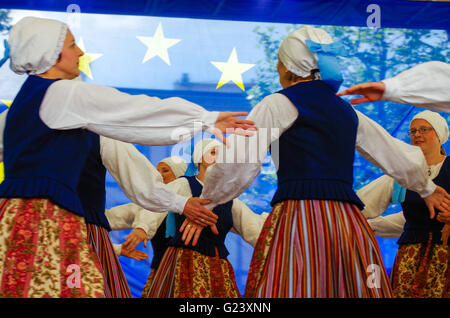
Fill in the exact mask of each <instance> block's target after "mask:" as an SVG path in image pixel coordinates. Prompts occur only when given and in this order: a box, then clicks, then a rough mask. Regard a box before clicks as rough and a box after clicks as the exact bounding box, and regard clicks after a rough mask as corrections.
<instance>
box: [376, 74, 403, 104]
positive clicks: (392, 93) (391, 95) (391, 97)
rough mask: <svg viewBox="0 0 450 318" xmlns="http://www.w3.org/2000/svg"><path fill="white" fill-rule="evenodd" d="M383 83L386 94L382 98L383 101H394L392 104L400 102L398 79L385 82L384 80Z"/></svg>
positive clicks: (389, 79)
mask: <svg viewBox="0 0 450 318" xmlns="http://www.w3.org/2000/svg"><path fill="white" fill-rule="evenodd" d="M382 82H383V83H384V85H385V90H384V94H383V97H382V98H381V99H382V100H387V101H392V102H397V101H399V100H400V96H399V94H400V92H399V89H400V83H399V81H398V79H396V78H394V77H393V78H388V79H385V80H382Z"/></svg>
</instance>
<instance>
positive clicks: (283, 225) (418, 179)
mask: <svg viewBox="0 0 450 318" xmlns="http://www.w3.org/2000/svg"><path fill="white" fill-rule="evenodd" d="M335 52H338V53H339V45H338V43H333V40H332V39H331V37H330V36H329V35H328V34H327V33H326V32H325V31H323V30H321V29H317V28H313V27H310V26H304V27H302V28H300V29H298V30H295V31H294V32H292V33H291V34H289V36H288V37H287V38H286V39H285V40H284V41H283V43H282V44H281V47H280V49H279V55H278V57H279V60H278V66H277V70H278V73H279V76H280V83H281V85H282V87H283V90H281V91H279V92H278V93H275V94H271V95H269V96H267V97H265V98H264V99H263V100H262V101H261V102H260V103H259V104H258V105H256V106H255V107H254V108H253V110H252V111H251V113H250V114H249V116H248V117H247V118H248V119H252V120H254V121H255V123H256V124H257V125H258V134H255V136H253V137H250V138H249V140H243V139H241V138H239V137H238V138H234V136H231V137H230V138H229V139H228V144H229V147H230V148H229V149H231V154H232V156H231V155H230V156H231V157H232V159H234V156H235V155H236V158H235V161H228V159H227V155H228V153H229V150H228V148H227V149H225V148H224V147H220V148H219V153H218V157H219V158H225V159H224V163H216V164H215V165H214V166H213V167H211V168H210V169H208V172H207V174H206V178H205V187H204V189H203V192H202V196H201V197H203V198H208V199H209V200H211V201H212V203H211V204H210V205H207V206H208V207H210V208H213V207H214V206H215V205H216V204H221V203H222V202H224V201H225V202H226V201H228V200H230V199H232V198H235V197H237V196H238V195H240V194H241V193H242V191H244V190H245V189H246V188H247V187H248V186H249V185H250V184H251V183H252V181H253V179H254V178H255V177H256V176H257V175H258V173H259V171H260V169H261V165H262V162H263V160H264V158H265V156H266V153H267V149H268V148H269V146H270V147H271V155H272V157H273V158H274V162H275V163H276V165H277V168H278V171H277V174H278V188H277V191H276V193H275V195H274V197H273V200H272V206H273V209H272V212H271V213H270V215H269V217H268V218H267V220H266V222H265V224H264V226H263V229H262V231H261V235H260V237H259V239H258V242H257V244H256V247H255V249H254V253H253V257H252V262H251V265H250V269H249V274H248V279H247V285H246V291H245V297H390V296H391V295H392V292H391V288H390V285H389V280H388V277H387V274H386V271H385V269H384V265H383V260H382V258H381V254H380V251H379V247H378V244H377V241H376V238H375V236H374V235H373V231H372V230H371V229H370V227H369V226H368V224H367V222H366V220H365V218H364V216H363V215H362V214H361V212H360V210H361V209H362V208H363V204H362V202H361V201H360V200H359V198H358V197H357V196H356V194H355V193H354V191H353V189H352V183H353V160H354V151H355V148H356V149H357V150H358V151H359V152H360V153H361V154H362V155H363V156H364V157H365V158H367V159H368V160H369V161H371V162H372V163H373V164H375V165H376V166H378V167H380V168H381V169H383V171H385V172H386V173H387V174H389V175H391V176H393V177H394V178H396V179H397V180H399V182H400V183H401V184H403V185H405V186H407V187H410V188H413V189H414V190H415V191H417V192H418V193H420V195H421V196H422V197H426V200H427V202H428V203H429V204H430V210H432V209H433V207H440V206H443V205H444V204H448V194H447V193H446V192H445V190H443V189H442V188H440V187H438V186H436V185H434V184H433V182H432V181H431V180H429V179H427V177H426V173H425V170H426V163H425V161H424V158H423V154H422V153H421V152H420V150H419V149H417V148H416V147H412V146H410V145H408V144H406V143H404V142H402V141H400V140H397V139H395V138H393V137H392V136H390V135H389V134H388V133H387V132H386V131H385V130H384V129H383V128H382V127H381V126H379V125H378V124H376V123H375V122H374V121H372V120H370V119H369V118H367V117H366V116H364V115H363V114H361V113H360V112H358V111H356V110H354V109H353V108H352V107H351V106H350V105H349V104H348V103H346V102H345V101H344V100H342V99H340V98H339V97H337V96H336V91H337V89H338V87H339V85H340V82H341V81H342V78H341V76H340V72H339V68H338V63H337V59H336V56H335V54H336V53H335ZM267 130H269V132H268V133H264V134H263V132H267ZM247 143H248V144H250V145H252V144H257V145H258V148H255V147H253V148H251V147H247V146H246V145H247ZM249 149H258V150H257V156H255V154H254V153H252V152H250V150H249ZM247 158H255V159H256V160H252V161H250V162H249V161H248V159H247ZM246 160H247V161H246ZM231 162H234V164H230V163H231ZM435 199H436V200H435ZM373 264H375V265H378V266H379V269H380V272H379V275H378V277H377V278H378V282H379V283H378V284H377V285H376V286H375V287H376V288H371V287H374V285H373V284H369V283H367V282H368V279H369V278H370V277H372V276H370V277H369V275H370V274H371V273H369V274H368V273H367V271H368V270H369V269H370V268H373V267H369V265H371V266H372V265H373Z"/></svg>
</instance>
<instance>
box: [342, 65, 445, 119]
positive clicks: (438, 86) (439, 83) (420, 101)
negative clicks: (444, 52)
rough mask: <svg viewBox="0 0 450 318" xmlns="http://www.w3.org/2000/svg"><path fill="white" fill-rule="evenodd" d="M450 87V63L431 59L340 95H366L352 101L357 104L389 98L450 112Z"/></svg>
mask: <svg viewBox="0 0 450 318" xmlns="http://www.w3.org/2000/svg"><path fill="white" fill-rule="evenodd" d="M449 87H450V64H448V63H444V62H439V61H431V62H426V63H422V64H419V65H417V66H415V67H413V68H410V69H408V70H406V71H404V72H402V73H400V74H398V75H397V76H394V77H392V78H388V79H385V80H383V81H381V82H369V83H363V84H358V85H354V86H352V87H350V88H348V89H346V90H344V91H342V92H340V93H338V94H337V95H338V96H344V95H363V96H362V97H358V98H354V99H352V100H351V101H350V103H352V104H354V105H356V104H361V103H366V102H375V101H379V100H386V101H392V102H397V103H403V104H411V105H414V106H418V107H424V108H429V109H432V110H436V111H442V112H450V89H449Z"/></svg>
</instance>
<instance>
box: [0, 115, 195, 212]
mask: <svg viewBox="0 0 450 318" xmlns="http://www.w3.org/2000/svg"><path fill="white" fill-rule="evenodd" d="M7 113H8V110H5V111H4V112H3V113H1V114H0V132H1V133H0V161H2V160H3V130H4V127H5V118H6V115H7ZM100 155H101V158H102V163H103V165H104V166H105V168H106V169H107V170H108V171H109V172H110V173H111V175H112V177H113V178H114V180H116V182H117V183H118V185H119V186H120V188H121V189H122V190H123V192H124V193H125V195H126V196H127V197H128V198H129V199H130V200H132V201H133V202H135V203H137V204H139V205H140V206H142V207H145V208H146V209H149V210H151V211H153V212H165V211H168V210H170V211H172V212H176V213H180V214H181V213H183V210H184V206H185V205H186V202H187V198H186V197H183V196H180V195H177V194H176V193H175V192H174V191H173V190H172V189H171V188H170V187H168V186H167V185H166V184H164V183H163V180H162V177H161V175H160V173H159V172H158V170H156V168H155V167H154V166H153V165H152V164H151V163H150V161H149V160H148V159H147V158H146V157H145V156H144V155H143V154H142V153H140V152H139V150H137V149H136V147H135V146H133V145H132V144H130V143H126V142H122V141H119V140H114V139H110V138H106V137H103V136H100Z"/></svg>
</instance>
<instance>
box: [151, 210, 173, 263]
mask: <svg viewBox="0 0 450 318" xmlns="http://www.w3.org/2000/svg"><path fill="white" fill-rule="evenodd" d="M166 220H167V218H165V219H164V221H163V222H162V223H161V225H160V226H159V228H158V230H157V231H156V233H155V235H154V236H153V238H152V239H151V241H150V242H151V243H152V248H153V260H152V264H151V268H152V269H157V268H158V266H159V263H161V259H162V257H163V256H164V253H165V252H166V250H167V247H168V246H169V242H170V240H171V239H172V238H171V237H166Z"/></svg>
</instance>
